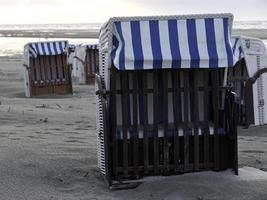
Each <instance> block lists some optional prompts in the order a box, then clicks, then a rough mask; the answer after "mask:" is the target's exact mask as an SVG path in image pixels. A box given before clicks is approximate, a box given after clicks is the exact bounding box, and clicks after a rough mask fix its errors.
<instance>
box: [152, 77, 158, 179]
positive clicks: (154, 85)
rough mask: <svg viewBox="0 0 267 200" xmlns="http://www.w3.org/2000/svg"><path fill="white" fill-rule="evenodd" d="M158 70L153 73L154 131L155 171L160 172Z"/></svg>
mask: <svg viewBox="0 0 267 200" xmlns="http://www.w3.org/2000/svg"><path fill="white" fill-rule="evenodd" d="M158 76H159V74H158V72H154V73H153V88H154V93H153V132H154V137H153V140H154V173H155V174H158V173H159V141H158V115H159V113H158V107H159V105H158V95H159V91H158Z"/></svg>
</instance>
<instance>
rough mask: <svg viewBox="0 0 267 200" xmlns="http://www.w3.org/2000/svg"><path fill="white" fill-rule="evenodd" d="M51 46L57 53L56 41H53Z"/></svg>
mask: <svg viewBox="0 0 267 200" xmlns="http://www.w3.org/2000/svg"><path fill="white" fill-rule="evenodd" d="M53 47H54V51H55V54H58V52H57V46H56V43H55V42H53Z"/></svg>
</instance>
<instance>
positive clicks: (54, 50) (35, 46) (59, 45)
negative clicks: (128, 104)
mask: <svg viewBox="0 0 267 200" xmlns="http://www.w3.org/2000/svg"><path fill="white" fill-rule="evenodd" d="M26 47H27V48H28V51H29V56H30V57H34V58H36V57H37V56H38V55H45V56H49V55H59V54H62V53H65V52H67V49H68V41H50V42H36V43H29V44H27V45H26Z"/></svg>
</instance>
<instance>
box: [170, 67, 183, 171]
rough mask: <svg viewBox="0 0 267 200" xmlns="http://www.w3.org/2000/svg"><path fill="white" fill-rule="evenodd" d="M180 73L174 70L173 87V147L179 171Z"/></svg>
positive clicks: (175, 169)
mask: <svg viewBox="0 0 267 200" xmlns="http://www.w3.org/2000/svg"><path fill="white" fill-rule="evenodd" d="M179 77H180V73H179V72H178V71H175V72H172V89H173V95H172V96H173V115H174V116H173V119H174V132H175V133H174V147H173V151H174V152H173V155H174V171H175V172H179V171H180V170H181V169H180V166H179V159H180V155H179V148H180V147H179V112H182V111H181V110H179V105H181V101H180V100H181V99H180V98H179V97H180V94H179V92H178V88H180V78H179Z"/></svg>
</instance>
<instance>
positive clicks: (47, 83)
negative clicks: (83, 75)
mask: <svg viewBox="0 0 267 200" xmlns="http://www.w3.org/2000/svg"><path fill="white" fill-rule="evenodd" d="M67 52H68V42H67V41H49V42H36V43H28V44H27V45H25V47H24V67H25V95H26V96H27V97H32V96H38V95H47V94H67V93H72V83H71V71H70V68H69V66H68V53H67Z"/></svg>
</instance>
